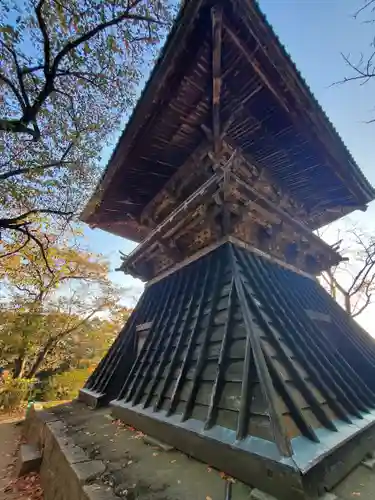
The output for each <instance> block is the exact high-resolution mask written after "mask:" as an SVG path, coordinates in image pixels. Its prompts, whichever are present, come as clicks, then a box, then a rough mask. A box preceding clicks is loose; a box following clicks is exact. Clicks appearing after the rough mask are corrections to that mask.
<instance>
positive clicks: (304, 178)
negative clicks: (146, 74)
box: [80, 0, 375, 500]
mask: <svg viewBox="0 0 375 500" xmlns="http://www.w3.org/2000/svg"><path fill="white" fill-rule="evenodd" d="M373 198H374V191H373V189H372V187H371V186H370V185H369V184H368V182H367V181H366V179H365V178H364V176H363V175H362V173H361V171H360V170H359V168H358V166H357V165H356V164H355V162H354V160H353V158H352V157H351V156H350V154H349V152H348V151H347V149H346V148H345V146H344V145H343V143H342V141H341V139H340V138H339V136H338V134H337V133H336V131H335V130H334V128H333V127H332V125H331V124H330V122H329V120H328V119H327V117H326V116H325V115H324V113H323V111H322V109H321V108H320V107H319V105H318V103H317V102H316V100H315V99H314V97H313V96H312V94H311V92H310V91H309V89H308V87H307V85H306V83H305V82H304V81H303V79H302V78H301V76H300V74H299V73H298V71H297V69H296V68H295V66H294V65H293V63H292V61H291V60H290V58H289V56H288V54H287V53H286V51H285V49H284V48H283V47H282V45H281V44H280V42H279V40H278V39H277V38H276V36H275V34H274V33H273V31H272V29H271V27H270V26H269V25H268V23H267V21H266V20H265V18H264V16H263V15H262V13H261V12H260V10H259V8H258V6H257V4H256V3H255V2H254V1H253V0H225V1H224V0H222V1H220V0H216V1H215V0H189V1H186V2H185V3H184V7H183V8H182V9H181V12H180V15H179V17H178V19H177V20H176V23H175V25H174V27H173V29H172V31H171V34H170V36H169V38H168V40H167V43H166V45H165V47H164V49H163V51H162V54H161V56H160V58H159V60H158V62H157V64H156V66H155V68H154V71H153V72H152V75H151V77H150V80H149V82H148V83H147V85H146V87H145V90H144V91H143V94H142V96H141V98H140V100H139V102H138V104H137V106H136V108H135V110H134V112H133V115H132V116H131V118H130V120H129V123H128V125H127V127H126V130H125V131H124V133H123V135H122V137H121V139H120V140H119V143H118V145H117V147H116V149H115V151H114V153H113V155H112V158H111V160H110V162H109V165H108V167H107V169H106V171H105V173H104V175H103V178H102V180H101V183H100V185H99V187H98V188H97V191H96V193H95V194H94V196H93V198H92V200H91V202H90V203H89V204H88V206H87V207H86V209H85V211H84V214H83V220H84V221H86V222H87V223H88V224H90V225H91V226H93V227H99V228H102V229H104V230H106V231H110V232H112V233H114V234H117V235H120V236H123V237H125V238H130V239H132V240H134V241H137V242H140V244H139V246H138V247H137V248H136V249H135V250H134V251H133V252H132V253H131V254H130V255H128V256H126V257H124V260H123V263H122V265H121V270H123V271H124V272H126V273H129V274H131V275H132V276H136V277H138V278H141V279H143V280H144V281H146V282H147V284H146V287H145V291H144V293H143V296H142V297H141V299H140V301H139V303H138V305H137V307H136V308H135V310H134V312H133V314H132V315H131V317H130V319H129V320H128V322H127V323H126V325H125V326H124V329H123V331H122V332H120V334H119V336H118V338H117V339H116V341H115V342H114V344H113V345H112V347H111V349H110V350H109V352H108V354H107V355H106V356H105V357H104V358H103V360H102V361H101V363H100V364H99V365H98V367H97V369H96V370H95V372H94V373H93V375H92V376H91V377H90V379H89V380H88V381H87V383H86V385H85V387H84V388H83V389H82V390H81V391H80V398H81V399H82V400H84V401H86V402H88V403H89V404H91V405H93V406H97V405H99V404H106V403H109V402H110V403H111V405H112V408H113V412H114V414H115V415H116V416H117V417H118V418H120V419H123V420H124V421H125V422H127V423H129V424H132V425H134V426H135V427H137V428H139V429H141V430H142V431H144V432H146V433H148V434H151V435H153V436H156V437H158V438H159V439H161V440H163V441H166V442H169V443H171V444H172V445H174V446H175V447H176V448H179V449H181V450H183V451H185V452H186V453H188V454H190V455H192V456H195V457H197V458H198V459H200V460H203V461H206V462H207V463H210V464H211V465H214V466H216V467H218V468H220V469H221V470H225V471H226V472H227V473H228V474H230V475H233V476H234V477H237V478H239V479H241V480H243V481H245V482H247V483H249V484H251V485H254V486H257V487H259V488H261V489H263V490H265V491H268V492H270V493H271V494H275V495H276V496H277V497H278V498H283V499H290V498H293V499H297V500H298V499H304V498H314V497H316V496H318V495H319V494H321V493H322V492H323V491H325V490H329V489H330V488H331V487H332V486H334V485H335V484H336V483H337V482H338V481H339V480H340V479H341V478H342V477H343V476H344V475H345V474H347V473H348V472H349V471H350V469H351V468H352V467H354V466H355V465H356V464H357V463H358V462H359V461H361V460H362V458H363V457H364V456H365V455H366V453H368V452H369V451H370V450H372V449H374V448H375V343H374V341H373V340H372V338H371V337H370V336H369V335H368V334H367V333H366V332H364V331H363V330H362V329H361V328H360V327H359V326H358V325H357V324H356V323H355V322H354V321H353V320H352V319H351V318H350V317H349V316H347V315H346V313H345V312H344V311H343V310H342V309H341V307H340V306H338V305H337V304H336V303H335V301H333V300H332V299H331V298H330V297H329V296H328V294H327V293H326V292H325V291H324V290H323V289H322V288H321V287H320V285H319V284H318V282H317V280H316V276H317V275H318V274H319V273H320V272H321V271H323V270H325V269H328V268H330V267H331V266H332V265H336V264H337V263H338V262H340V260H341V257H340V255H339V254H338V253H337V252H336V251H335V249H334V248H331V247H330V246H328V245H327V244H326V243H324V242H323V241H322V240H321V239H319V238H318V237H317V236H316V235H315V234H314V232H313V231H314V230H315V229H317V228H319V227H321V226H322V225H325V224H327V223H329V222H331V221H334V220H336V219H337V218H339V217H341V216H342V215H344V214H347V213H350V212H351V211H353V210H356V209H359V210H365V209H366V205H367V203H368V202H370V201H371V200H372V199H373Z"/></svg>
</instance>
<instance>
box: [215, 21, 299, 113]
mask: <svg viewBox="0 0 375 500" xmlns="http://www.w3.org/2000/svg"><path fill="white" fill-rule="evenodd" d="M223 26H224V28H225V32H226V33H227V34H228V35H229V38H230V39H231V40H232V42H233V44H234V45H236V46H237V48H238V49H239V50H240V52H241V53H242V55H243V56H244V57H245V59H246V60H247V61H248V62H249V63H250V65H251V67H252V68H253V70H254V71H255V73H256V74H257V75H258V76H259V78H260V79H261V80H262V82H263V83H264V85H265V86H266V87H267V88H268V89H269V90H270V91H271V92H272V94H273V95H274V96H275V97H276V99H277V101H278V102H279V103H280V104H281V106H282V107H283V108H284V109H285V111H287V112H288V113H289V108H288V105H287V103H286V102H285V100H284V99H283V98H282V96H281V95H280V93H279V92H278V91H277V90H276V89H275V88H274V86H273V85H272V83H271V82H270V80H269V78H268V77H267V75H265V74H264V72H263V71H262V69H261V65H260V64H259V62H258V61H257V59H256V58H255V57H254V55H252V54H250V53H249V51H248V49H247V47H246V45H245V44H244V42H243V41H242V40H241V39H240V38H239V37H238V35H237V34H236V33H235V30H234V29H233V28H232V27H231V25H230V22H229V21H228V20H225V21H224V24H223Z"/></svg>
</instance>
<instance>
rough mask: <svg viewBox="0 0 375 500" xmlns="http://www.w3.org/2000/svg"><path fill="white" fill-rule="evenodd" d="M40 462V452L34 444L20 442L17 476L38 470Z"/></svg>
mask: <svg viewBox="0 0 375 500" xmlns="http://www.w3.org/2000/svg"><path fill="white" fill-rule="evenodd" d="M41 463H42V454H41V452H40V451H39V449H38V448H37V447H36V446H33V445H30V444H21V447H20V450H19V452H18V460H17V466H16V473H17V477H21V476H25V475H26V474H29V473H30V472H39V469H40V464H41Z"/></svg>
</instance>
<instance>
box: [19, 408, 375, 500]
mask: <svg viewBox="0 0 375 500" xmlns="http://www.w3.org/2000/svg"><path fill="white" fill-rule="evenodd" d="M24 434H25V437H26V439H27V440H28V442H29V443H30V444H34V445H38V446H39V447H40V448H41V449H43V450H44V452H43V460H42V465H41V479H42V485H43V487H44V489H45V500H115V499H118V498H128V499H141V500H151V499H152V500H192V499H194V500H224V498H225V486H226V481H227V478H226V476H225V474H223V473H220V471H216V470H215V469H213V468H211V467H210V466H209V465H207V464H203V463H201V462H198V461H197V460H194V459H191V458H189V457H188V456H187V455H185V454H183V453H181V452H178V451H176V450H170V449H167V451H163V450H162V449H161V448H160V446H156V445H155V446H153V445H152V444H146V443H145V442H144V439H143V437H144V436H143V434H142V433H140V432H137V431H136V430H135V429H132V428H129V427H126V426H124V425H123V424H121V423H120V422H118V421H114V420H113V419H112V417H111V414H110V411H109V410H108V409H107V408H103V409H100V410H95V411H93V410H90V409H89V408H88V407H87V406H85V405H83V404H82V403H71V404H64V405H61V406H58V407H55V408H53V409H50V410H49V411H48V412H44V411H42V412H35V411H32V412H31V414H30V418H29V419H28V420H27V422H26V424H25V427H24ZM151 443H152V441H151ZM374 492H375V472H374V471H372V470H370V469H369V468H367V467H365V466H364V465H360V466H359V467H357V468H356V469H355V470H354V471H353V472H352V473H351V474H350V475H349V476H348V477H347V478H346V479H345V480H344V481H343V482H342V483H341V484H340V485H338V486H337V487H336V488H335V489H334V491H332V492H330V494H329V495H327V496H326V498H327V500H328V499H331V498H332V499H333V498H335V497H337V500H353V498H356V497H357V496H358V497H359V498H361V499H362V500H374V498H375V497H374ZM254 495H255V497H254ZM256 495H258V496H259V493H258V492H257V491H255V490H253V489H252V488H251V487H249V486H248V485H245V484H242V483H240V482H238V481H236V482H235V483H234V484H233V488H232V500H250V499H251V498H257V496H256Z"/></svg>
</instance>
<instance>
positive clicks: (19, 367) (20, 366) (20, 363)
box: [13, 354, 25, 378]
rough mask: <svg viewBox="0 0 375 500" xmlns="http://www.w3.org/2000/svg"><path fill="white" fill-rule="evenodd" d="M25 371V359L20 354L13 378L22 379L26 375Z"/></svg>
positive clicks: (15, 361)
mask: <svg viewBox="0 0 375 500" xmlns="http://www.w3.org/2000/svg"><path fill="white" fill-rule="evenodd" d="M24 369H25V358H24V357H23V354H20V355H19V356H18V358H16V359H15V360H14V369H13V377H14V378H22V377H23V375H24V373H23V372H24Z"/></svg>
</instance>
